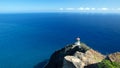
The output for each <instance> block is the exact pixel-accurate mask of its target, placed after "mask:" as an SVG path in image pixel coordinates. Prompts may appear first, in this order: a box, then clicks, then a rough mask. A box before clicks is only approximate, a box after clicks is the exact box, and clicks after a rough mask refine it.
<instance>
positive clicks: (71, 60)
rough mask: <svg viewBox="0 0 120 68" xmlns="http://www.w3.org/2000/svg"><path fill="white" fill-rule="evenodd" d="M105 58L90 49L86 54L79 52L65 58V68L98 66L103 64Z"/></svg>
mask: <svg viewBox="0 0 120 68" xmlns="http://www.w3.org/2000/svg"><path fill="white" fill-rule="evenodd" d="M104 58H105V57H104V56H103V55H102V54H100V53H98V52H96V51H94V50H93V49H90V50H88V51H86V52H85V53H82V52H79V51H77V52H76V53H75V54H74V55H73V56H65V57H64V64H63V68H69V65H72V66H74V67H72V68H84V67H85V66H88V65H91V64H96V63H99V62H101V61H102V60H103V59H104Z"/></svg>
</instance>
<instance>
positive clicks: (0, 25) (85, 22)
mask: <svg viewBox="0 0 120 68" xmlns="http://www.w3.org/2000/svg"><path fill="white" fill-rule="evenodd" d="M78 36H79V37H80V38H81V41H82V42H84V43H86V44H87V45H89V46H90V47H92V48H93V49H95V50H98V51H99V52H102V53H103V54H109V53H113V52H116V51H120V15H117V14H80V13H26V14H0V68H33V66H34V65H36V64H37V63H39V62H40V61H42V60H44V59H48V58H49V56H50V55H51V54H52V53H53V52H54V51H55V50H58V49H60V48H62V47H64V46H65V45H67V44H71V43H74V42H75V38H76V37H78Z"/></svg>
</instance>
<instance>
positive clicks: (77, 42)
mask: <svg viewBox="0 0 120 68" xmlns="http://www.w3.org/2000/svg"><path fill="white" fill-rule="evenodd" d="M76 40H77V41H76V42H75V45H80V38H79V37H78V38H76Z"/></svg>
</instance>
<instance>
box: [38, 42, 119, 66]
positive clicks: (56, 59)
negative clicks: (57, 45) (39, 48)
mask: <svg viewBox="0 0 120 68" xmlns="http://www.w3.org/2000/svg"><path fill="white" fill-rule="evenodd" d="M106 59H107V60H110V61H111V62H118V63H120V52H117V53H113V54H110V55H108V56H104V55H102V54H101V53H99V52H97V51H95V50H93V49H92V48H90V47H88V46H87V45H86V44H84V43H81V45H74V44H73V45H68V46H66V47H64V48H62V49H60V50H58V51H55V52H54V53H53V54H52V56H51V57H50V60H49V62H47V64H45V66H43V67H44V68H99V67H98V64H99V63H101V61H103V60H106ZM39 65H41V64H38V65H37V66H36V68H40V67H39Z"/></svg>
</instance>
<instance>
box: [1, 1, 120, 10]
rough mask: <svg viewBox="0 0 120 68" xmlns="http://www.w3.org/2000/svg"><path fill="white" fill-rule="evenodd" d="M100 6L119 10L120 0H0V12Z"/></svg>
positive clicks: (93, 7)
mask: <svg viewBox="0 0 120 68" xmlns="http://www.w3.org/2000/svg"><path fill="white" fill-rule="evenodd" d="M85 8H86V9H85ZM102 8H103V10H104V9H108V8H109V10H107V11H111V10H118V9H119V10H120V0H0V12H41V11H42V12H44V11H60V10H62V11H66V10H69V11H71V10H72V11H73V10H74V11H78V10H82V9H83V10H84V9H85V10H91V9H93V10H96V9H102ZM111 12H114V11H111Z"/></svg>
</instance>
